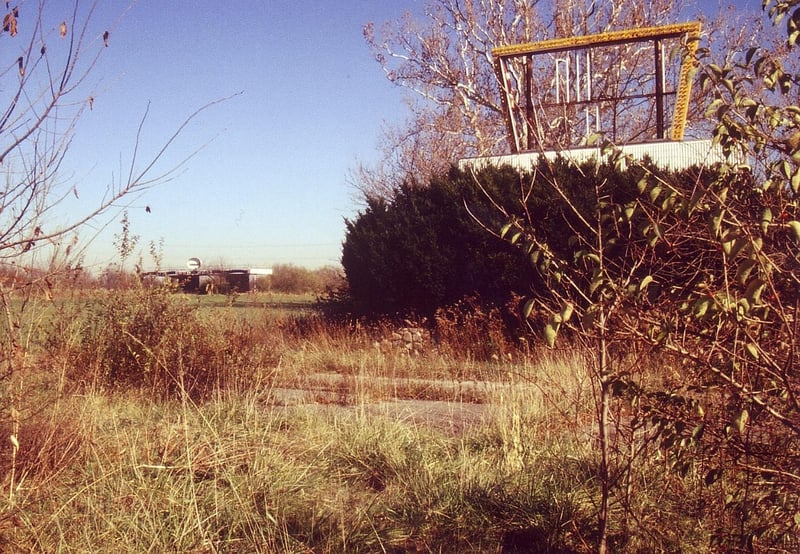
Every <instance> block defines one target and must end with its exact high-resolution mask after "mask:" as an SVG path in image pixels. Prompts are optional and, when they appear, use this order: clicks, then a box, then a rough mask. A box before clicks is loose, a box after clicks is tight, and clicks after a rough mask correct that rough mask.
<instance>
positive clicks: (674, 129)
mask: <svg viewBox="0 0 800 554" xmlns="http://www.w3.org/2000/svg"><path fill="white" fill-rule="evenodd" d="M700 30H701V24H700V23H699V22H697V21H693V22H689V23H677V24H672V25H663V26H658V27H643V28H637V29H627V30H622V31H611V32H607V33H600V34H596V35H585V36H577V37H566V38H557V39H550V40H545V41H541V42H534V43H525V44H514V45H509V46H501V47H498V48H494V49H493V50H492V56H493V57H494V67H495V73H496V74H497V79H498V81H499V83H500V92H501V100H502V104H503V110H504V112H505V118H506V127H507V129H508V138H509V144H510V146H511V150H512V152H513V153H517V152H521V151H522V150H524V149H526V148H527V149H530V148H532V147H533V144H532V142H531V135H532V133H527V136H528V137H529V140H528V144H526V145H523V144H522V143H523V133H522V132H521V130H520V128H519V121H518V120H517V118H516V117H515V115H514V113H513V111H514V109H519V107H518V106H517V105H516V103H515V102H514V100H513V98H512V95H511V76H510V73H509V62H510V61H512V60H514V59H519V58H523V59H527V58H531V57H532V56H535V55H540V54H549V53H558V52H570V51H577V50H581V49H590V48H596V47H604V46H613V45H622V44H636V43H645V42H652V43H653V45H654V60H655V61H654V64H655V68H654V74H655V80H656V83H655V88H656V91H655V94H654V95H653V96H654V100H655V103H656V118H657V121H656V134H657V138H659V139H664V138H666V137H665V134H666V133H665V129H664V105H665V103H664V98H665V96H666V95H668V94H674V95H675V107H674V113H673V117H672V125H671V129H670V135H669V138H670V139H671V140H675V141H679V140H683V137H684V131H685V128H686V120H687V116H688V111H689V97H690V94H691V88H692V79H693V74H694V70H695V68H696V61H695V54H696V52H697V46H698V42H699V40H700ZM675 38H681V39H683V40H684V41H685V50H684V55H683V56H682V59H681V69H680V74H679V77H678V83H677V91H675V92H667V91H665V90H664V82H663V75H664V60H663V56H662V54H661V42H662V41H663V40H667V39H675ZM576 59H577V58H576ZM589 63H590V58H589V56H588V55H587V60H586V64H587V65H586V67H587V68H588V66H589V65H588V64H589ZM556 70H558V68H556ZM566 71H569V69H568V68H567V69H566ZM532 83H533V71H532V63H526V64H525V75H524V91H523V95H524V97H525V100H526V108H525V109H526V113H525V119H524V120H523V121H528V122H530V121H532V118H533V105H534V104H533V93H532ZM556 86H558V85H556ZM587 86H588V94H587V97H586V98H584V99H581V98H580V97H579V98H578V101H577V103H581V104H584V105H589V104H591V103H592V100H593V98H592V91H591V84H590V83H589V84H588V85H587ZM557 94H558V89H557ZM640 96H641V95H640ZM632 97H633V96H628V97H619V98H618V99H623V98H632ZM569 101H570V100H569V98H568V99H567V102H569ZM587 118H588V115H587ZM587 127H588V122H587Z"/></svg>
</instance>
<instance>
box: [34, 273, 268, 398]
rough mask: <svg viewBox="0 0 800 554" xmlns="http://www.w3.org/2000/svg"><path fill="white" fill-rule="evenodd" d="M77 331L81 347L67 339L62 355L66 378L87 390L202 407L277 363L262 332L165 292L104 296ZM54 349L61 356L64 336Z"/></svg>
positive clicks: (53, 343) (84, 315) (86, 310)
mask: <svg viewBox="0 0 800 554" xmlns="http://www.w3.org/2000/svg"><path fill="white" fill-rule="evenodd" d="M76 324H77V325H78V328H79V329H78V331H77V333H78V334H79V336H80V341H79V342H78V343H77V344H76V343H75V342H74V341H71V340H67V339H69V336H68V335H64V337H63V340H62V341H61V343H60V346H61V347H62V348H64V349H66V350H67V351H66V353H64V352H62V353H61V356H62V358H63V357H66V358H67V360H68V362H67V364H68V369H67V371H66V377H67V379H68V380H70V381H72V382H74V383H78V384H79V385H82V386H85V387H93V388H99V389H106V390H126V389H136V390H142V391H147V392H148V394H149V395H150V396H151V397H152V398H168V397H176V396H177V395H179V394H184V393H185V394H187V395H188V396H189V397H190V398H192V399H195V400H199V399H204V398H208V397H209V396H210V395H211V394H212V393H213V392H214V391H215V390H217V389H219V388H224V387H227V386H232V385H233V384H235V383H236V382H237V381H238V380H240V378H241V377H242V375H241V373H242V372H245V371H254V369H255V368H257V367H258V366H262V365H268V364H269V363H270V362H272V361H273V360H274V355H273V353H272V352H271V351H270V347H271V346H272V345H271V344H270V343H266V344H265V343H262V342H260V341H259V336H260V333H259V328H258V326H256V325H251V324H248V323H247V322H244V321H242V320H241V318H236V317H235V316H234V315H233V314H229V313H227V312H225V310H215V311H214V312H213V313H211V312H209V311H208V310H201V309H200V307H199V305H198V304H197V302H196V299H194V298H193V297H189V296H186V295H180V294H175V293H174V291H172V290H171V289H169V288H164V287H156V288H135V289H133V290H129V291H115V292H113V293H103V292H101V293H98V294H96V295H94V296H93V297H92V298H91V299H90V300H89V301H88V302H87V303H86V304H85V305H84V306H83V309H82V313H81V315H80V316H79V318H78V321H77V323H76ZM62 331H63V330H62ZM72 332H73V333H74V332H75V331H74V330H73V331H72ZM50 343H51V350H52V349H53V348H55V349H56V350H57V349H58V346H59V340H58V337H56V338H55V339H52V338H51V340H50Z"/></svg>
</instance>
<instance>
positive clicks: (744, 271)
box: [736, 258, 756, 286]
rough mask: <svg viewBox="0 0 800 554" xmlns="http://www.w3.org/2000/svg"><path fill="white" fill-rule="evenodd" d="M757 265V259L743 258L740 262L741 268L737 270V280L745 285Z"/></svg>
mask: <svg viewBox="0 0 800 554" xmlns="http://www.w3.org/2000/svg"><path fill="white" fill-rule="evenodd" d="M755 266H756V261H755V260H753V259H752V258H750V259H747V260H742V262H741V263H740V264H739V269H738V270H736V281H737V282H738V283H739V284H740V285H742V286H744V284H745V283H746V282H747V278H748V277H749V276H750V273H751V272H752V271H753V268H754V267H755Z"/></svg>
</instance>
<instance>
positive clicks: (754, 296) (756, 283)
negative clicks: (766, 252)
mask: <svg viewBox="0 0 800 554" xmlns="http://www.w3.org/2000/svg"><path fill="white" fill-rule="evenodd" d="M766 284H767V283H766V281H764V280H763V279H759V278H758V277H756V278H755V279H753V280H752V281H750V284H749V285H747V288H746V289H745V291H744V297H745V298H747V300H749V301H750V305H751V306H755V305H757V304H759V303H760V302H761V291H763V290H764V287H765V286H766Z"/></svg>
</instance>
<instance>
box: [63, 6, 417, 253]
mask: <svg viewBox="0 0 800 554" xmlns="http://www.w3.org/2000/svg"><path fill="white" fill-rule="evenodd" d="M101 4H102V6H101V9H100V10H99V11H98V13H96V14H95V16H94V19H95V23H96V25H97V28H98V29H102V28H103V25H105V26H108V27H109V28H112V31H111V35H110V40H109V47H108V48H107V49H104V51H103V53H102V57H101V61H100V64H99V66H98V67H97V68H96V70H95V72H94V74H93V76H92V78H91V80H90V83H92V85H93V86H92V90H94V91H95V92H93V96H94V97H95V100H94V105H93V109H92V111H91V112H86V114H85V115H84V116H83V118H82V119H81V121H80V123H79V127H78V129H77V131H76V137H75V141H74V144H73V145H72V148H71V152H70V157H69V160H68V163H67V164H66V167H65V168H63V171H71V176H72V178H73V179H74V180H75V181H76V182H77V185H78V190H79V194H80V197H81V201H80V202H74V204H75V205H76V207H78V208H77V209H80V208H79V207H81V206H86V205H87V204H83V202H84V199H87V200H86V201H87V202H88V201H90V200H91V199H96V198H98V197H99V196H100V195H102V192H103V191H104V189H105V186H106V185H107V183H108V182H110V181H111V180H112V178H113V179H116V180H119V175H120V173H121V171H120V165H122V168H123V171H122V173H126V171H127V164H128V163H129V160H130V155H131V152H132V150H133V145H134V141H135V135H136V129H137V126H138V123H139V121H140V119H141V117H142V116H143V114H144V112H145V110H146V109H147V106H148V102H149V103H150V112H149V115H148V118H147V121H146V122H145V126H144V130H143V137H144V138H143V141H142V148H141V153H140V157H141V159H142V160H145V159H147V158H148V154H149V155H152V152H154V151H155V150H156V149H157V148H158V147H159V146H160V145H161V143H162V141H163V140H165V139H166V138H167V137H168V136H169V135H170V134H171V133H172V132H173V131H174V130H175V129H176V128H177V127H178V126H179V125H180V124H181V122H182V121H183V119H184V118H185V117H186V116H188V115H189V114H190V113H191V112H193V111H194V110H195V109H197V108H198V107H200V106H202V105H204V104H206V103H208V102H210V101H214V100H217V99H219V98H223V97H227V96H230V95H236V96H234V97H233V98H231V99H229V100H227V101H225V102H223V103H222V104H219V105H216V106H214V107H212V108H210V109H208V110H207V111H205V112H204V113H202V114H201V115H200V116H199V117H198V118H197V119H196V120H195V121H194V123H193V124H191V125H190V126H189V128H187V129H186V131H185V132H184V133H183V134H182V135H181V137H180V138H179V140H178V142H177V143H176V145H175V146H176V147H175V148H173V149H172V150H171V151H170V152H169V153H168V154H167V156H166V157H165V159H164V160H163V163H162V164H161V166H160V167H161V168H162V169H169V168H170V167H172V166H174V165H175V164H176V163H178V162H180V161H181V160H182V159H183V157H184V156H185V155H187V154H188V153H190V152H192V151H194V150H195V149H196V148H198V147H203V146H204V145H205V146H204V148H203V149H202V150H201V151H199V152H198V153H197V154H196V155H195V156H194V157H193V158H192V159H191V161H190V162H189V163H188V164H187V165H186V167H185V169H184V171H183V172H181V173H180V174H179V175H178V176H177V177H176V178H174V179H172V180H171V181H169V182H167V183H165V184H162V185H159V186H157V187H155V188H153V189H150V190H148V191H147V192H146V193H144V194H143V195H142V196H140V197H138V198H136V199H135V200H134V201H133V203H132V206H131V207H130V208H129V210H128V211H129V216H130V220H131V228H132V232H133V233H134V234H137V235H139V236H140V244H141V247H142V250H143V252H144V254H145V256H144V261H145V264H146V265H147V263H148V261H149V260H148V258H149V256H148V255H147V250H148V249H147V244H148V243H149V242H150V241H156V242H157V241H159V240H160V239H162V238H163V240H164V248H163V254H164V265H165V266H175V267H183V266H184V264H185V261H186V259H187V258H188V257H190V256H198V257H200V258H201V259H202V260H203V261H204V263H206V264H207V265H209V264H215V265H216V264H218V263H224V264H226V265H228V266H234V265H244V266H249V267H265V266H266V267H270V266H272V265H274V264H276V263H293V264H296V265H303V266H308V267H320V266H323V265H336V264H338V263H339V260H340V253H341V243H342V241H343V239H344V223H343V219H344V218H345V217H353V216H354V215H355V214H356V212H357V210H358V207H359V206H358V203H357V201H356V197H355V193H354V190H353V188H352V187H351V186H350V184H349V175H348V171H349V170H350V168H352V167H354V166H355V164H356V163H357V162H358V161H359V160H363V161H370V160H373V159H375V158H376V156H377V154H376V145H377V141H378V136H379V133H380V129H381V126H382V125H383V124H384V122H386V121H396V120H398V118H401V117H403V116H404V113H403V104H402V91H401V90H399V89H398V88H397V87H395V86H393V85H391V83H389V82H388V81H387V80H386V79H385V78H384V77H383V73H382V70H381V68H380V67H379V65H378V64H377V63H375V62H374V61H373V60H372V58H371V56H370V53H369V51H368V49H367V46H366V44H365V42H364V40H363V37H362V26H363V25H364V24H365V23H366V22H367V21H370V20H377V21H383V20H386V19H393V18H396V17H398V16H400V15H401V14H402V13H403V11H405V10H407V9H411V10H416V9H419V6H420V3H419V2H417V1H416V0H402V1H392V2H383V1H374V0H372V1H369V0H348V1H347V2H338V1H337V2H327V1H325V2H323V1H319V0H237V1H236V2H219V1H210V0H170V1H169V2H164V1H162V0H139V1H138V2H136V3H135V4H134V5H133V7H132V8H131V9H130V10H129V11H128V12H127V13H126V14H125V15H124V17H122V19H121V20H120V21H119V22H118V23H117V19H118V18H119V15H120V14H122V13H123V12H125V11H126V9H127V7H128V5H129V4H128V2H127V1H126V0H114V1H104V2H102V3H101ZM145 206H149V207H150V210H151V211H150V213H147V212H146V210H145ZM106 219H108V218H106ZM116 219H117V221H115V222H112V223H111V224H110V225H109V226H108V227H107V228H106V229H105V230H104V231H103V232H101V233H99V234H97V236H96V237H94V238H93V239H92V241H91V245H90V246H89V250H88V254H87V257H86V263H87V265H88V266H94V268H95V269H97V268H102V267H105V266H106V265H107V264H108V263H110V262H113V261H115V250H114V247H113V240H114V234H115V233H118V232H119V229H120V227H119V224H118V220H119V216H117V218H116ZM94 234H95V233H93V232H92V231H91V230H87V231H86V232H83V233H82V234H81V237H82V239H83V240H84V241H88V240H89V239H90V238H91V237H92V235H94Z"/></svg>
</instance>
